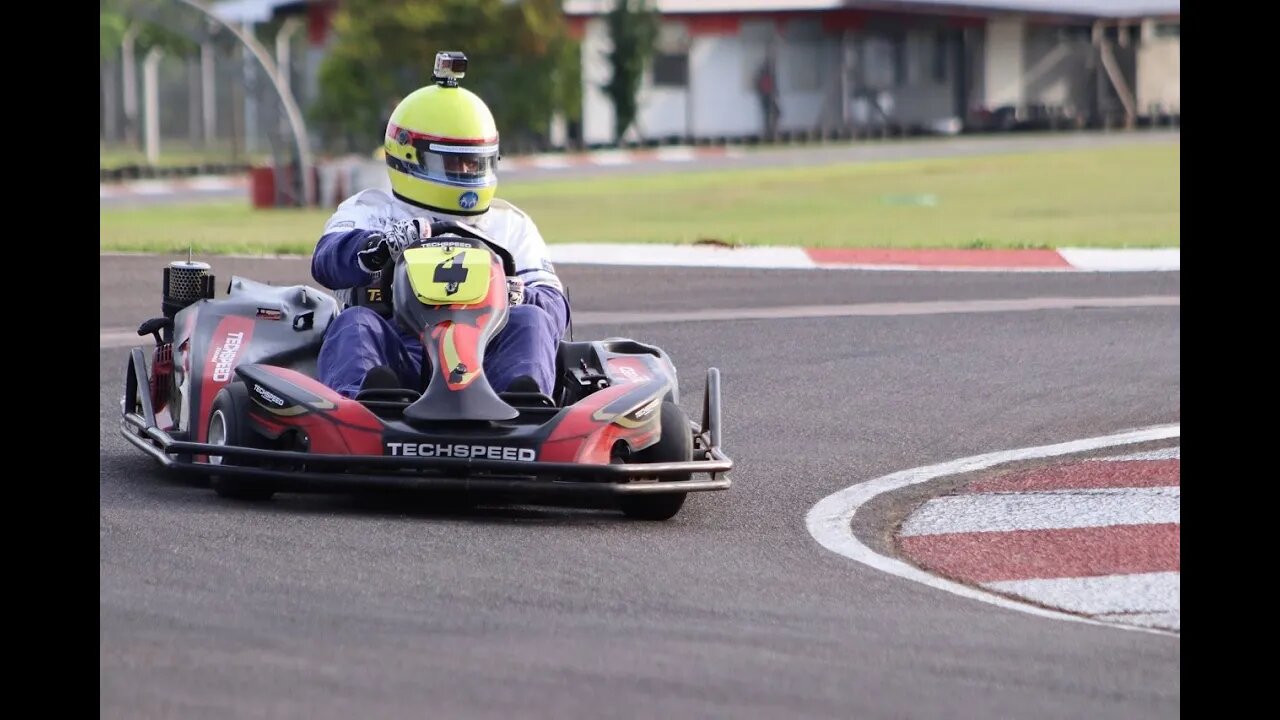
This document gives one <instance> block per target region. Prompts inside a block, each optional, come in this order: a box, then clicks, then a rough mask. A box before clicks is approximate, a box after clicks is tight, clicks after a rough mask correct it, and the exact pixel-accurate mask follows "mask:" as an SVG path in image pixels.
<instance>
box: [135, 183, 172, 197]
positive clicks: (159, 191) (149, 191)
mask: <svg viewBox="0 0 1280 720" xmlns="http://www.w3.org/2000/svg"><path fill="white" fill-rule="evenodd" d="M129 190H130V191H131V192H134V193H137V194H138V195H167V194H169V193H171V192H173V184H172V183H167V182H163V181H161V180H139V181H138V182H136V183H133V184H132V185H130V186H129Z"/></svg>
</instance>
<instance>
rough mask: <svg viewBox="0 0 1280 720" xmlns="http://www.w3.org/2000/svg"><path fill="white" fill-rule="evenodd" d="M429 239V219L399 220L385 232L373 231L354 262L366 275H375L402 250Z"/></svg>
mask: <svg viewBox="0 0 1280 720" xmlns="http://www.w3.org/2000/svg"><path fill="white" fill-rule="evenodd" d="M429 237H431V220H430V219H429V218H412V219H410V220H401V221H399V222H397V223H395V224H393V225H392V226H391V227H389V228H387V230H386V231H385V232H379V231H376V230H375V231H374V232H373V234H372V235H370V236H369V239H368V240H367V241H366V242H365V246H364V249H363V250H361V251H360V252H358V253H356V262H358V263H360V268H361V269H362V270H364V271H365V272H367V273H375V272H378V271H380V270H382V269H383V268H385V267H386V266H387V265H388V264H389V263H391V262H393V261H394V260H396V259H397V258H399V257H400V253H402V252H404V249H405V248H407V247H409V246H410V245H413V244H414V243H416V242H418V241H419V240H422V239H425V238H429Z"/></svg>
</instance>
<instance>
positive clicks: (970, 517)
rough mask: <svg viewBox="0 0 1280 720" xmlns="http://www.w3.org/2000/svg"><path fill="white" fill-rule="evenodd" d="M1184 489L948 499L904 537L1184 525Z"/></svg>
mask: <svg viewBox="0 0 1280 720" xmlns="http://www.w3.org/2000/svg"><path fill="white" fill-rule="evenodd" d="M1181 491H1182V488H1180V487H1144V488H1090V489H1076V490H1050V491H1040V492H1012V493H1010V492H996V493H973V494H965V495H948V496H945V497H938V498H933V499H932V500H929V501H928V502H926V503H924V504H923V505H921V506H920V507H919V508H918V509H917V510H916V511H915V512H914V513H912V514H911V517H909V518H907V520H906V522H904V523H903V524H902V530H901V532H900V533H899V534H900V535H902V536H904V537H909V536H912V535H941V534H943V533H973V532H1010V531H1013V530H1059V529H1066V528H1092V527H1109V526H1112V525H1144V524H1157V523H1176V522H1179V518H1180V515H1179V498H1180V497H1181Z"/></svg>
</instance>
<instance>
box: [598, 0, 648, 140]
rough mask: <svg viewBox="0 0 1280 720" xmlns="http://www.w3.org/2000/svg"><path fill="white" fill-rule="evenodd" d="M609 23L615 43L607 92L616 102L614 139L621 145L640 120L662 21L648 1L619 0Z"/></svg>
mask: <svg viewBox="0 0 1280 720" xmlns="http://www.w3.org/2000/svg"><path fill="white" fill-rule="evenodd" d="M606 22H607V23H608V26H609V37H610V38H611V39H612V40H613V50H612V51H610V53H609V63H610V65H612V66H613V77H611V78H610V79H609V82H608V84H606V85H605V86H604V91H605V93H606V94H607V95H608V96H609V99H610V100H611V101H612V102H613V132H614V139H615V142H618V143H621V142H622V136H623V134H624V133H626V132H627V130H628V128H630V127H631V124H632V123H634V122H635V120H636V114H637V104H636V97H637V96H638V95H639V94H640V82H641V80H643V79H644V69H645V66H646V65H648V63H649V58H650V57H652V56H653V46H654V43H655V42H657V40H658V22H659V19H658V12H657V10H655V9H653V8H651V7H649V5H648V3H647V2H646V0H615V3H614V6H613V9H612V10H610V11H609V15H608V16H607V18H606Z"/></svg>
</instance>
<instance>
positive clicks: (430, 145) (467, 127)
mask: <svg viewBox="0 0 1280 720" xmlns="http://www.w3.org/2000/svg"><path fill="white" fill-rule="evenodd" d="M466 62H467V61H466V56H464V55H463V54H462V53H458V52H449V53H438V54H437V55H436V67H435V75H436V84H435V85H428V86H427V87H423V88H419V89H418V90H415V91H414V92H412V93H410V94H409V96H408V97H406V98H405V99H404V100H401V101H400V104H399V105H397V106H396V109H395V110H393V111H392V112H391V119H390V121H388V122H387V134H386V138H385V140H384V141H383V150H384V151H385V152H384V154H385V155H386V161H387V174H388V175H390V177H391V189H392V192H393V193H394V194H395V196H396V197H398V198H400V199H401V200H403V201H405V202H408V203H411V204H413V205H417V206H419V207H423V208H426V209H428V210H435V211H437V212H443V213H449V214H451V215H479V214H481V213H483V212H485V211H486V210H488V209H489V203H490V202H492V200H493V194H494V191H495V190H496V189H497V187H498V176H497V174H496V172H495V171H496V169H497V163H498V126H497V124H496V123H494V121H493V114H492V113H491V112H489V108H488V106H486V105H485V104H484V101H483V100H481V99H480V98H479V97H477V96H476V95H475V93H473V92H471V91H470V90H466V89H464V88H460V87H458V82H457V81H458V79H459V78H461V77H462V76H463V75H464V74H465V72H466Z"/></svg>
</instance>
